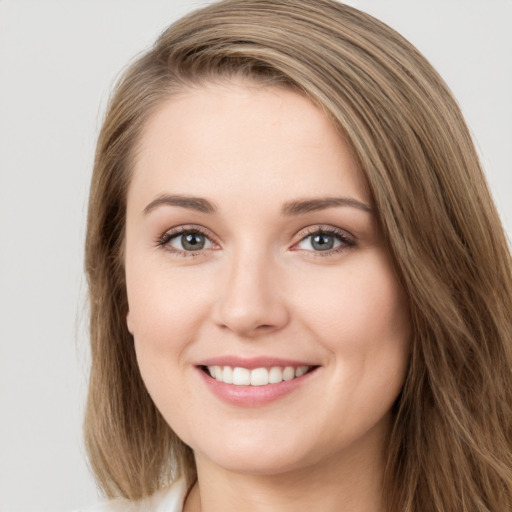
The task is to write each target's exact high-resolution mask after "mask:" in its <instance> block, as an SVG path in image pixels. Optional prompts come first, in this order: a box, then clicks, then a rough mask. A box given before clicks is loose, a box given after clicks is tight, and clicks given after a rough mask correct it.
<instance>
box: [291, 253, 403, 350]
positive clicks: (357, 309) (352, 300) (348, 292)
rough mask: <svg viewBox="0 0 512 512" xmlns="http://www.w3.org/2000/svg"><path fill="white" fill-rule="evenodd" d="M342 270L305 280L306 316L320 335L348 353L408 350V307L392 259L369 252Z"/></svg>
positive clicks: (331, 347)
mask: <svg viewBox="0 0 512 512" xmlns="http://www.w3.org/2000/svg"><path fill="white" fill-rule="evenodd" d="M338 272H339V275H336V272H330V273H329V274H328V275H327V274H326V275H325V277H323V276H322V275H317V276H316V279H312V280H311V281H307V282H305V283H303V288H304V289H305V290H307V291H308V293H306V294H304V295H303V296H302V299H301V300H300V301H299V303H302V304H303V307H302V312H301V316H302V317H303V318H304V319H306V320H305V321H306V322H308V324H309V325H310V327H311V329H312V330H314V331H315V332H316V334H317V336H318V338H319V339H320V340H322V342H323V343H324V344H325V345H327V348H329V349H330V350H331V351H332V352H339V351H343V353H344V354H345V355H346V356H347V357H348V356H351V355H352V356H354V357H361V358H366V357H368V356H370V355H371V352H372V351H379V352H381V351H382V353H384V352H385V351H388V354H390V357H391V355H392V354H396V351H398V352H399V353H400V354H403V353H404V352H405V353H407V348H408V343H409V337H410V326H409V325H410V321H409V309H408V307H407V300H406V297H405V294H404V293H403V291H402V290H401V288H400V287H399V285H398V283H397V281H396V278H395V276H394V274H393V272H392V270H391V267H390V264H389V262H388V261H387V258H385V257H384V256H383V255H381V254H379V253H377V254H369V255H368V256H367V257H364V258H363V257H359V258H358V259H357V260H355V259H354V265H352V266H350V268H348V266H347V268H341V267H340V269H339V271H338Z"/></svg>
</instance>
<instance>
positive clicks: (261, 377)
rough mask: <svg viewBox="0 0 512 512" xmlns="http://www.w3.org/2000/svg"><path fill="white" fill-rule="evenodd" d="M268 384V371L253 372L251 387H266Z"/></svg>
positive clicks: (262, 369) (255, 370)
mask: <svg viewBox="0 0 512 512" xmlns="http://www.w3.org/2000/svg"><path fill="white" fill-rule="evenodd" d="M267 384H268V370H267V369H266V368H255V369H254V370H251V386H266V385H267Z"/></svg>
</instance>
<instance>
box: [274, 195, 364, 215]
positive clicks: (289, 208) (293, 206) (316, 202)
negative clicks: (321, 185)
mask: <svg viewBox="0 0 512 512" xmlns="http://www.w3.org/2000/svg"><path fill="white" fill-rule="evenodd" d="M334 206H349V207H351V208H357V209H358V210H362V211H364V212H368V213H371V212H372V211H373V210H372V208H371V207H370V206H368V205H367V204H365V203H362V202H361V201H358V200H357V199H352V198H350V197H323V198H319V199H305V200H302V201H290V202H289V203H286V204H285V205H284V206H283V215H303V214H305V213H309V212H314V211H318V210H325V209H327V208H332V207H334Z"/></svg>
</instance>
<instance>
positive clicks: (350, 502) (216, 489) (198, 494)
mask: <svg viewBox="0 0 512 512" xmlns="http://www.w3.org/2000/svg"><path fill="white" fill-rule="evenodd" d="M376 441H377V440H376ZM378 441H379V442H378V445H375V446H373V447H372V446H371V445H370V446H369V445H368V444H366V445H365V447H364V449H361V447H359V448H358V447H356V446H352V447H351V448H350V449H348V450H345V452H344V453H343V454H340V453H337V454H335V455H333V456H332V457H331V458H328V459H325V458H323V459H322V460H321V462H317V463H315V464H309V465H307V466H304V467H298V468H296V469H293V470H291V471H283V472H280V473H277V474H264V475H262V474H257V475H254V474H244V473H239V472H235V471H230V470H227V469H225V468H220V467H219V466H217V465H215V464H214V463H213V462H212V461H210V460H208V459H207V458H205V457H202V456H200V455H197V454H196V464H197V470H198V481H197V483H196V484H195V485H194V487H193V488H192V490H191V492H190V494H189V497H188V499H187V501H186V506H185V508H184V512H198V511H200V512H231V511H239V510H244V512H263V511H265V512H267V511H268V510H272V511H273V512H292V511H293V512H300V511H310V510H322V511H323V512H383V505H382V476H383V469H384V456H383V446H384V443H383V439H382V438H381V439H379V440H378ZM377 446H378V448H377ZM376 448H377V449H376Z"/></svg>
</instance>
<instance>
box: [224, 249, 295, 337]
mask: <svg viewBox="0 0 512 512" xmlns="http://www.w3.org/2000/svg"><path fill="white" fill-rule="evenodd" d="M226 265H227V267H228V268H225V269H224V277H223V280H222V283H221V286H222V291H221V293H220V297H219V300H218V301H217V302H216V304H215V306H214V321H215V322H216V324H217V325H219V326H220V327H221V328H224V329H229V330H230V331H232V332H233V333H234V334H236V335H237V336H240V337H243V338H257V337H259V336H261V335H264V334H269V333H272V332H274V331H277V330H279V329H282V328H283V327H284V326H285V325H286V324H287V323H288V321H289V309H288V307H287V301H286V296H285V294H284V293H283V292H284V291H283V289H282V288H280V281H281V280H280V275H279V269H278V268H276V265H275V264H273V263H272V261H271V258H269V257H268V256H267V257H265V256H264V255H260V256H255V255H254V254H253V255H251V257H245V258H244V257H243V255H241V254H239V255H238V256H236V257H233V259H232V260H231V261H230V262H229V263H228V262H226Z"/></svg>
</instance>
